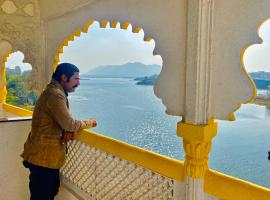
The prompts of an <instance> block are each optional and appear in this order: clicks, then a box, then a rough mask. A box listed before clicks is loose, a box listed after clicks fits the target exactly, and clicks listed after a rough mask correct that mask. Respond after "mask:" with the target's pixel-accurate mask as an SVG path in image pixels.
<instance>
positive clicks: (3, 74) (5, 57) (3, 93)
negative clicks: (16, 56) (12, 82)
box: [0, 49, 12, 103]
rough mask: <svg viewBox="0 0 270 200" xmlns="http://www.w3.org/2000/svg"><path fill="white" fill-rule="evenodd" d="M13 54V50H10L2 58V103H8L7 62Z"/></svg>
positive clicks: (0, 99) (0, 100) (0, 89)
mask: <svg viewBox="0 0 270 200" xmlns="http://www.w3.org/2000/svg"><path fill="white" fill-rule="evenodd" d="M11 53H12V50H11V49H9V50H7V51H6V53H5V54H4V56H3V58H2V63H1V72H0V74H1V79H2V81H3V83H2V87H1V88H0V103H6V97H7V79H6V62H7V58H8V57H9V55H10V54H11Z"/></svg>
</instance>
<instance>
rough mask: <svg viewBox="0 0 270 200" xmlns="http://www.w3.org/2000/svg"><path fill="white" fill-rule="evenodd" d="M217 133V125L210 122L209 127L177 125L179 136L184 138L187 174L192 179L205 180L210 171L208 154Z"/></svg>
mask: <svg viewBox="0 0 270 200" xmlns="http://www.w3.org/2000/svg"><path fill="white" fill-rule="evenodd" d="M216 133H217V123H216V122H214V120H209V122H208V124H207V125H193V124H187V123H184V122H179V123H178V124H177V135H178V136H180V137H182V138H183V146H184V149H185V162H184V168H185V174H186V175H187V176H189V177H191V178H194V179H199V178H203V177H204V174H205V171H206V170H207V169H208V154H209V152H210V150H211V142H212V139H213V138H214V137H215V136H216Z"/></svg>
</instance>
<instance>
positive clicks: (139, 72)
mask: <svg viewBox="0 0 270 200" xmlns="http://www.w3.org/2000/svg"><path fill="white" fill-rule="evenodd" d="M160 71H161V66H159V65H145V64H142V63H138V62H135V63H127V64H124V65H105V66H100V67H97V68H95V69H93V70H90V71H88V72H87V73H86V74H83V76H90V77H113V78H136V77H145V76H151V75H153V74H159V73H160Z"/></svg>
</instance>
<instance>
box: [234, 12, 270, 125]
mask: <svg viewBox="0 0 270 200" xmlns="http://www.w3.org/2000/svg"><path fill="white" fill-rule="evenodd" d="M268 20H270V17H267V18H265V19H264V20H263V21H262V22H261V23H260V24H259V26H258V28H257V35H258V36H259V38H260V39H261V43H259V44H262V43H263V38H261V37H260V35H259V30H260V29H261V27H262V25H263V24H264V23H265V22H266V21H268ZM253 45H257V44H250V45H247V46H246V47H245V48H244V49H243V50H242V51H241V54H240V63H241V67H242V69H243V71H244V72H245V74H246V75H247V77H248V79H249V81H250V83H251V85H252V88H253V96H252V97H251V98H250V99H249V100H247V101H246V102H244V104H247V103H251V102H252V101H253V100H254V99H255V98H256V96H257V89H256V85H255V83H254V81H253V80H252V78H251V77H250V75H249V74H248V72H247V70H246V68H245V64H244V55H245V52H246V51H247V50H248V49H249V48H252V47H253ZM240 107H241V104H238V106H237V108H236V109H235V111H236V110H238V109H239V108H240ZM235 111H234V112H235ZM234 112H233V113H231V114H230V116H229V120H230V121H234V120H235V116H234Z"/></svg>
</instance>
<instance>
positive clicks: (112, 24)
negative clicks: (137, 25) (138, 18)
mask: <svg viewBox="0 0 270 200" xmlns="http://www.w3.org/2000/svg"><path fill="white" fill-rule="evenodd" d="M118 24H120V22H119V21H114V22H112V23H111V28H116V27H117V25H118Z"/></svg>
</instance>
